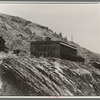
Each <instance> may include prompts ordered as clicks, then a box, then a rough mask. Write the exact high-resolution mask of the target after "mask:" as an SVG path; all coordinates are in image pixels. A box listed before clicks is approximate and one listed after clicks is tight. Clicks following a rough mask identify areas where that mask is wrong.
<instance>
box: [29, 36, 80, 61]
mask: <svg viewBox="0 0 100 100" xmlns="http://www.w3.org/2000/svg"><path fill="white" fill-rule="evenodd" d="M30 53H31V55H34V56H37V57H39V56H44V57H56V58H61V59H68V60H76V61H77V59H80V57H76V56H77V48H76V47H75V46H73V45H71V44H68V43H65V42H62V41H51V38H49V37H46V40H45V41H33V42H31V44H30Z"/></svg>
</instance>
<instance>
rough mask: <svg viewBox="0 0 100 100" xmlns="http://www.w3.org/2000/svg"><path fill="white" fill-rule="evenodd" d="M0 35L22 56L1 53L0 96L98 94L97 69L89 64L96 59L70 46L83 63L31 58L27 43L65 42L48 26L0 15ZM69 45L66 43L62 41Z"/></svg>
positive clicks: (99, 88)
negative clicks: (47, 39) (82, 58)
mask: <svg viewBox="0 0 100 100" xmlns="http://www.w3.org/2000/svg"><path fill="white" fill-rule="evenodd" d="M0 35H2V36H3V37H4V39H5V40H6V46H7V47H8V48H9V50H13V49H22V50H24V51H26V54H25V56H16V55H14V54H10V52H9V53H8V54H5V53H1V54H0V55H1V56H0V60H1V62H0V63H1V64H0V79H1V80H0V90H1V91H0V94H1V95H35V96H38V95H41V96H79V95H82V96H86V95H87V96H90V95H91V96H92V95H93V96H96V95H100V86H99V84H100V70H99V69H97V68H95V67H94V66H93V65H92V63H93V61H98V62H100V57H99V56H98V54H95V53H93V52H91V51H88V50H86V49H85V48H82V47H81V46H79V45H78V44H76V43H73V45H75V46H76V47H77V48H78V54H79V55H81V56H82V57H84V58H85V62H84V63H81V62H72V61H68V60H61V59H58V58H42V57H40V58H36V57H33V58H31V57H30V55H29V44H30V41H36V40H44V39H45V36H50V37H51V38H52V40H62V41H65V40H64V38H63V37H61V36H59V35H58V34H55V33H54V32H53V31H52V30H50V29H49V28H48V27H45V26H41V25H39V24H36V23H32V22H30V21H27V20H25V19H23V18H19V17H16V16H10V15H5V14H0ZM65 42H69V43H72V42H70V41H65Z"/></svg>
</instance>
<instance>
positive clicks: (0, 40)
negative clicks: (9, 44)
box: [0, 36, 5, 51]
mask: <svg viewBox="0 0 100 100" xmlns="http://www.w3.org/2000/svg"><path fill="white" fill-rule="evenodd" d="M4 50H5V40H4V39H3V37H2V36H0V51H4Z"/></svg>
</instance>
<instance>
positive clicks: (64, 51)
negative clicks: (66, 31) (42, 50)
mask: <svg viewBox="0 0 100 100" xmlns="http://www.w3.org/2000/svg"><path fill="white" fill-rule="evenodd" d="M76 55H77V50H75V49H72V48H70V47H67V46H65V45H62V44H60V58H61V59H69V60H73V58H74V57H75V56H76Z"/></svg>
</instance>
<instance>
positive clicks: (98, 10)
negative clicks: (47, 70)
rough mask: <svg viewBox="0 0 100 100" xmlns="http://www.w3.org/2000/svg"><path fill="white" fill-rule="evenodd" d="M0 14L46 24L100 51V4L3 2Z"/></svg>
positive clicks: (88, 47)
mask: <svg viewBox="0 0 100 100" xmlns="http://www.w3.org/2000/svg"><path fill="white" fill-rule="evenodd" d="M0 13H3V14H9V15H13V16H19V17H22V18H25V19H27V20H30V21H32V22H35V23H38V24H40V25H44V26H47V27H49V29H52V30H53V31H54V32H56V33H60V32H61V33H62V35H63V36H67V38H68V40H71V36H73V41H74V42H76V43H78V44H79V45H81V46H82V47H84V48H87V49H88V50H90V51H93V52H95V53H99V54H100V4H0Z"/></svg>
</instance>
